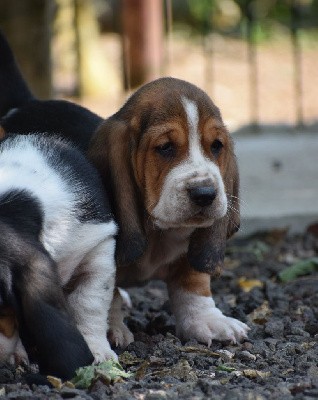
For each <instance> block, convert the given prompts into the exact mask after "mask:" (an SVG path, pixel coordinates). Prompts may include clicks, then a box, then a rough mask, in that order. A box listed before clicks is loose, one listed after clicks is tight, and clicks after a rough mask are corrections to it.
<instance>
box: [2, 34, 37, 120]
mask: <svg viewBox="0 0 318 400" xmlns="http://www.w3.org/2000/svg"><path fill="white" fill-rule="evenodd" d="M32 99H34V96H33V94H32V93H31V91H30V89H29V87H28V85H27V84H26V82H25V80H24V79H23V77H22V74H21V72H20V70H19V68H18V65H17V63H16V60H15V57H14V55H13V53H12V50H11V48H10V46H9V43H8V41H7V39H6V38H5V36H4V35H3V33H2V32H1V31H0V118H1V117H3V116H4V115H6V114H7V112H8V111H9V110H10V109H12V108H18V107H21V106H22V105H24V104H25V103H27V102H28V101H30V100H32Z"/></svg>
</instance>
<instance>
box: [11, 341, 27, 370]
mask: <svg viewBox="0 0 318 400" xmlns="http://www.w3.org/2000/svg"><path fill="white" fill-rule="evenodd" d="M13 356H14V363H15V364H16V365H19V364H26V365H29V357H28V355H27V352H26V350H25V348H24V346H23V344H22V342H21V339H20V338H19V339H18V342H17V346H16V348H15V352H14V355H13Z"/></svg>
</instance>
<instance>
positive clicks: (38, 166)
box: [0, 133, 117, 379]
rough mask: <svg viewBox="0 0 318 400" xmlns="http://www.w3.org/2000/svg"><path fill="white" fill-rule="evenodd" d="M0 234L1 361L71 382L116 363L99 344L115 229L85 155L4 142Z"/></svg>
mask: <svg viewBox="0 0 318 400" xmlns="http://www.w3.org/2000/svg"><path fill="white" fill-rule="evenodd" d="M0 229H1V235H0V360H1V361H5V360H7V359H10V357H11V358H12V357H15V358H18V359H19V358H20V359H21V358H22V359H24V360H27V358H28V356H29V357H30V358H31V359H33V361H35V362H37V363H38V364H39V367H40V372H41V373H42V374H51V375H55V376H59V377H61V378H63V379H70V378H72V377H73V376H74V373H75V370H76V369H77V368H79V367H81V366H85V365H88V364H90V363H91V362H93V361H95V362H101V361H104V360H105V359H109V358H115V359H117V356H116V354H115V353H114V352H113V351H112V350H111V348H110V345H109V342H108V340H107V338H106V331H107V328H108V311H109V308H110V305H111V301H112V297H113V291H114V281H115V259H114V253H115V235H116V232H117V226H116V224H115V222H114V220H113V218H112V213H111V211H110V207H109V204H108V201H107V196H106V193H105V192H104V190H103V189H102V183H101V181H100V179H99V177H98V174H97V172H96V171H95V169H94V168H93V167H92V166H91V165H90V164H89V162H88V161H87V160H86V159H85V157H84V156H83V155H82V154H81V153H80V152H79V151H78V150H76V149H75V148H73V147H72V146H70V145H69V144H68V143H67V142H66V141H65V140H62V139H59V138H57V137H55V138H54V137H53V136H51V137H48V136H47V135H40V134H39V133H37V134H33V135H32V134H29V135H25V136H23V135H13V134H11V135H10V134H9V135H7V136H6V138H5V139H3V140H2V141H1V142H0ZM19 336H20V338H21V340H22V344H23V345H24V347H25V349H26V351H27V353H25V351H24V350H23V346H22V344H21V342H20V340H19Z"/></svg>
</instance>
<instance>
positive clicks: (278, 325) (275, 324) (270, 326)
mask: <svg viewBox="0 0 318 400" xmlns="http://www.w3.org/2000/svg"><path fill="white" fill-rule="evenodd" d="M265 332H266V333H267V334H268V335H270V336H271V337H273V338H275V339H280V338H281V337H282V336H283V334H284V323H283V321H282V320H280V319H271V320H269V321H268V322H266V324H265Z"/></svg>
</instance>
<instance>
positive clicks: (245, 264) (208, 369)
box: [0, 225, 318, 400]
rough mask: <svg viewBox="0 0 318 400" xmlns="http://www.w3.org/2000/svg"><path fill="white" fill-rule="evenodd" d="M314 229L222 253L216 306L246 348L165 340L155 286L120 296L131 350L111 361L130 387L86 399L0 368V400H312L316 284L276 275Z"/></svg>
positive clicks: (170, 333) (102, 388)
mask: <svg viewBox="0 0 318 400" xmlns="http://www.w3.org/2000/svg"><path fill="white" fill-rule="evenodd" d="M317 252H318V225H314V226H312V227H311V229H310V230H309V231H307V232H305V233H304V234H303V235H299V236H292V237H289V236H288V235H287V234H286V231H284V230H281V231H272V232H266V233H262V234H258V235H255V236H253V237H251V238H248V239H240V240H238V239H236V240H234V241H232V242H230V243H229V246H228V250H227V257H226V263H225V264H226V265H225V268H224V271H223V274H222V276H221V278H219V279H218V280H216V281H214V282H212V289H213V293H214V298H215V300H216V303H217V305H218V306H219V307H220V308H221V309H222V311H223V312H224V313H225V314H227V315H229V316H232V317H235V318H238V319H240V320H242V321H244V322H247V323H248V325H249V326H250V327H251V331H250V333H249V338H248V340H246V341H245V342H244V343H241V344H239V345H227V344H221V343H217V342H214V343H213V344H212V346H211V348H207V347H206V346H203V345H200V344H198V343H197V342H195V341H191V342H187V343H181V342H180V340H179V339H178V338H177V337H175V336H174V328H175V323H174V318H173V317H172V316H171V313H170V308H169V302H168V297H167V292H166V288H165V285H164V284H163V283H162V282H151V283H149V284H148V285H147V286H145V287H143V288H138V289H132V290H130V294H131V297H132V301H133V305H134V307H133V309H132V310H131V311H130V314H129V315H128V316H127V323H128V325H129V327H130V329H131V330H132V331H133V332H134V334H135V342H134V343H132V344H130V345H129V347H128V348H127V349H126V351H125V352H123V353H122V354H121V355H120V360H121V363H122V365H123V367H124V368H125V370H126V371H131V372H133V373H134V377H132V378H129V379H126V380H125V381H123V382H118V383H115V384H113V385H110V386H109V385H106V384H105V383H104V382H102V381H101V380H98V381H96V382H95V383H94V384H93V385H92V386H91V388H90V389H89V390H79V389H72V388H67V387H64V388H62V389H61V390H58V389H49V388H48V387H47V386H38V387H37V386H35V385H33V386H32V387H30V386H28V385H27V384H26V383H24V370H23V369H21V368H18V369H16V370H15V369H14V368H12V367H9V366H7V365H3V366H1V368H0V384H1V385H0V394H1V395H2V396H5V397H6V398H10V399H31V398H32V399H62V398H64V399H65V398H74V399H106V398H112V399H145V400H159V399H216V400H218V399H226V400H230V399H244V400H245V399H250V400H251V399H258V400H262V399H269V398H271V399H272V400H274V399H280V400H282V399H286V400H287V399H308V400H311V399H314V398H318V365H317V362H318V344H317V338H318V291H317V284H318V274H317V272H316V273H314V272H312V273H311V274H310V275H307V276H302V277H297V278H296V279H293V280H291V281H288V282H287V283H282V282H281V281H280V279H279V276H278V274H279V272H280V271H282V270H284V269H285V268H286V267H288V266H290V265H293V264H295V263H296V262H298V261H299V260H306V259H310V258H312V257H315V256H317Z"/></svg>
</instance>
